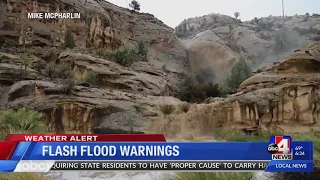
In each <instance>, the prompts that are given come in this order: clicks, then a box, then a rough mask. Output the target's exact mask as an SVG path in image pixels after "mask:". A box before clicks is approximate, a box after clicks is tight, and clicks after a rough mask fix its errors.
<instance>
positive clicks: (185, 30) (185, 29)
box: [182, 23, 187, 34]
mask: <svg viewBox="0 0 320 180" xmlns="http://www.w3.org/2000/svg"><path fill="white" fill-rule="evenodd" d="M182 31H183V33H184V34H185V33H187V23H183V24H182Z"/></svg>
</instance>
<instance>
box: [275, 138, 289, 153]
mask: <svg viewBox="0 0 320 180" xmlns="http://www.w3.org/2000/svg"><path fill="white" fill-rule="evenodd" d="M277 145H278V148H279V151H278V152H282V153H283V154H290V140H289V139H282V140H281V141H280V142H279V143H278V144H277Z"/></svg>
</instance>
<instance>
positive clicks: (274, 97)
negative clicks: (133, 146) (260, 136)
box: [161, 43, 320, 138]
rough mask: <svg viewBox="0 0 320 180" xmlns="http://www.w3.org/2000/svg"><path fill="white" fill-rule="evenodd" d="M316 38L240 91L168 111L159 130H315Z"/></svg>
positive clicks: (319, 57)
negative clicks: (173, 111)
mask: <svg viewBox="0 0 320 180" xmlns="http://www.w3.org/2000/svg"><path fill="white" fill-rule="evenodd" d="M319 61H320V44H319V43H317V44H315V45H313V46H311V47H309V48H306V49H301V50H299V51H297V52H295V53H293V54H292V55H290V56H288V57H286V58H285V59H283V60H281V61H280V62H279V63H276V64H274V65H273V66H272V67H270V68H267V69H265V70H264V71H263V72H260V73H258V74H255V75H254V76H252V77H251V78H249V79H247V80H246V81H244V82H243V83H242V84H241V85H240V88H239V90H238V93H236V94H233V95H231V96H229V97H227V98H215V99H212V100H210V101H209V102H208V104H194V105H192V106H191V107H190V110H189V111H188V112H187V113H176V114H173V115H170V116H168V117H166V118H165V119H164V120H163V121H162V123H161V124H164V126H163V129H161V130H162V132H164V133H168V135H169V134H170V135H171V136H176V135H178V136H182V137H185V138H192V137H194V136H199V135H200V134H209V135H212V134H213V130H214V128H226V129H238V130H241V129H243V128H252V127H257V126H260V127H261V128H262V129H263V130H266V131H277V132H286V133H303V132H310V131H313V132H319V131H320V127H319V122H320V119H319V112H320V111H319V107H320V106H319V93H320V91H319V78H320V74H319V65H320V63H319Z"/></svg>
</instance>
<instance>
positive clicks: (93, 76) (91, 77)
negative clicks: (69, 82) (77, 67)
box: [84, 71, 99, 85]
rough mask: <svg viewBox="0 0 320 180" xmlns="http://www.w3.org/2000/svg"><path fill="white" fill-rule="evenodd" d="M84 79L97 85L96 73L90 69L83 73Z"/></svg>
mask: <svg viewBox="0 0 320 180" xmlns="http://www.w3.org/2000/svg"><path fill="white" fill-rule="evenodd" d="M84 81H85V82H87V83H90V84H92V85H98V84H99V79H98V74H97V73H95V72H92V71H89V72H86V73H85V74H84Z"/></svg>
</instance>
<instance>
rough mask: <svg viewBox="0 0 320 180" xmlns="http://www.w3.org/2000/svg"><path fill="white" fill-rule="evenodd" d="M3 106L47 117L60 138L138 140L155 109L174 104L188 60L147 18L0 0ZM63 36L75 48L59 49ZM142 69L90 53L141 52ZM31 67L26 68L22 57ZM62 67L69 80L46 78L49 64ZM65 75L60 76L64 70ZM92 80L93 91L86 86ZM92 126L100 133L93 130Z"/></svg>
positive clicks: (84, 6)
mask: <svg viewBox="0 0 320 180" xmlns="http://www.w3.org/2000/svg"><path fill="white" fill-rule="evenodd" d="M28 12H77V13H80V14H81V19H53V20H48V19H28V18H27V13H28ZM0 15H1V16H0V61H1V62H0V69H1V70H0V84H1V91H0V92H1V101H0V103H1V107H2V108H4V109H5V108H19V107H23V106H24V107H30V108H33V109H36V110H38V111H41V112H44V113H45V114H46V118H47V121H48V123H49V125H48V128H49V129H50V130H52V131H58V132H82V133H88V132H105V133H143V132H145V128H144V122H145V121H147V120H148V117H150V116H156V115H157V113H159V111H158V106H159V104H162V103H169V104H170V103H177V102H179V100H178V99H175V98H172V97H166V96H170V95H172V91H173V89H174V88H175V85H176V84H177V83H178V82H179V81H180V80H181V79H182V78H183V77H185V75H186V73H187V72H188V69H189V60H188V54H187V52H186V50H185V49H184V47H183V46H182V45H181V44H180V42H179V40H178V39H177V37H176V36H175V34H174V33H173V30H172V29H171V28H170V27H168V26H166V25H165V24H164V23H162V22H161V21H160V20H158V19H156V18H155V17H154V16H153V15H151V14H143V13H137V12H133V11H130V10H128V9H124V8H121V7H117V6H115V5H113V4H110V3H108V2H107V1H96V0H53V1H36V0H35V1H28V0H22V1H15V0H10V1H9V0H8V1H1V6H0ZM67 29H70V30H71V31H72V34H73V36H74V37H75V42H76V47H75V48H74V49H72V50H70V49H65V48H63V44H64V34H65V31H66V30H67ZM139 43H143V44H144V46H145V47H146V49H147V51H148V56H147V62H142V61H138V62H134V63H133V64H132V66H130V67H124V66H121V65H119V64H117V63H115V62H113V61H112V60H111V59H108V58H101V57H98V56H97V55H96V54H95V53H94V52H95V51H96V50H99V49H100V50H101V49H102V50H103V51H106V52H116V51H118V50H123V49H133V50H137V49H138V44H139ZM25 53H26V54H27V55H28V59H29V60H31V64H30V65H28V66H27V65H26V63H25V59H24V58H23V57H22V54H25ZM51 63H53V64H55V66H54V67H53V68H52V67H51V69H49V70H54V69H55V68H56V67H58V66H59V65H67V67H66V69H71V75H70V77H72V80H70V79H69V80H68V78H67V80H66V79H61V78H55V77H48V73H46V72H45V71H47V65H48V64H51ZM62 71H64V70H62ZM87 72H94V73H96V74H97V78H98V86H92V85H90V84H89V85H88V84H85V83H83V82H82V81H83V78H84V74H86V73H87ZM97 127H101V128H98V129H97Z"/></svg>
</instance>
